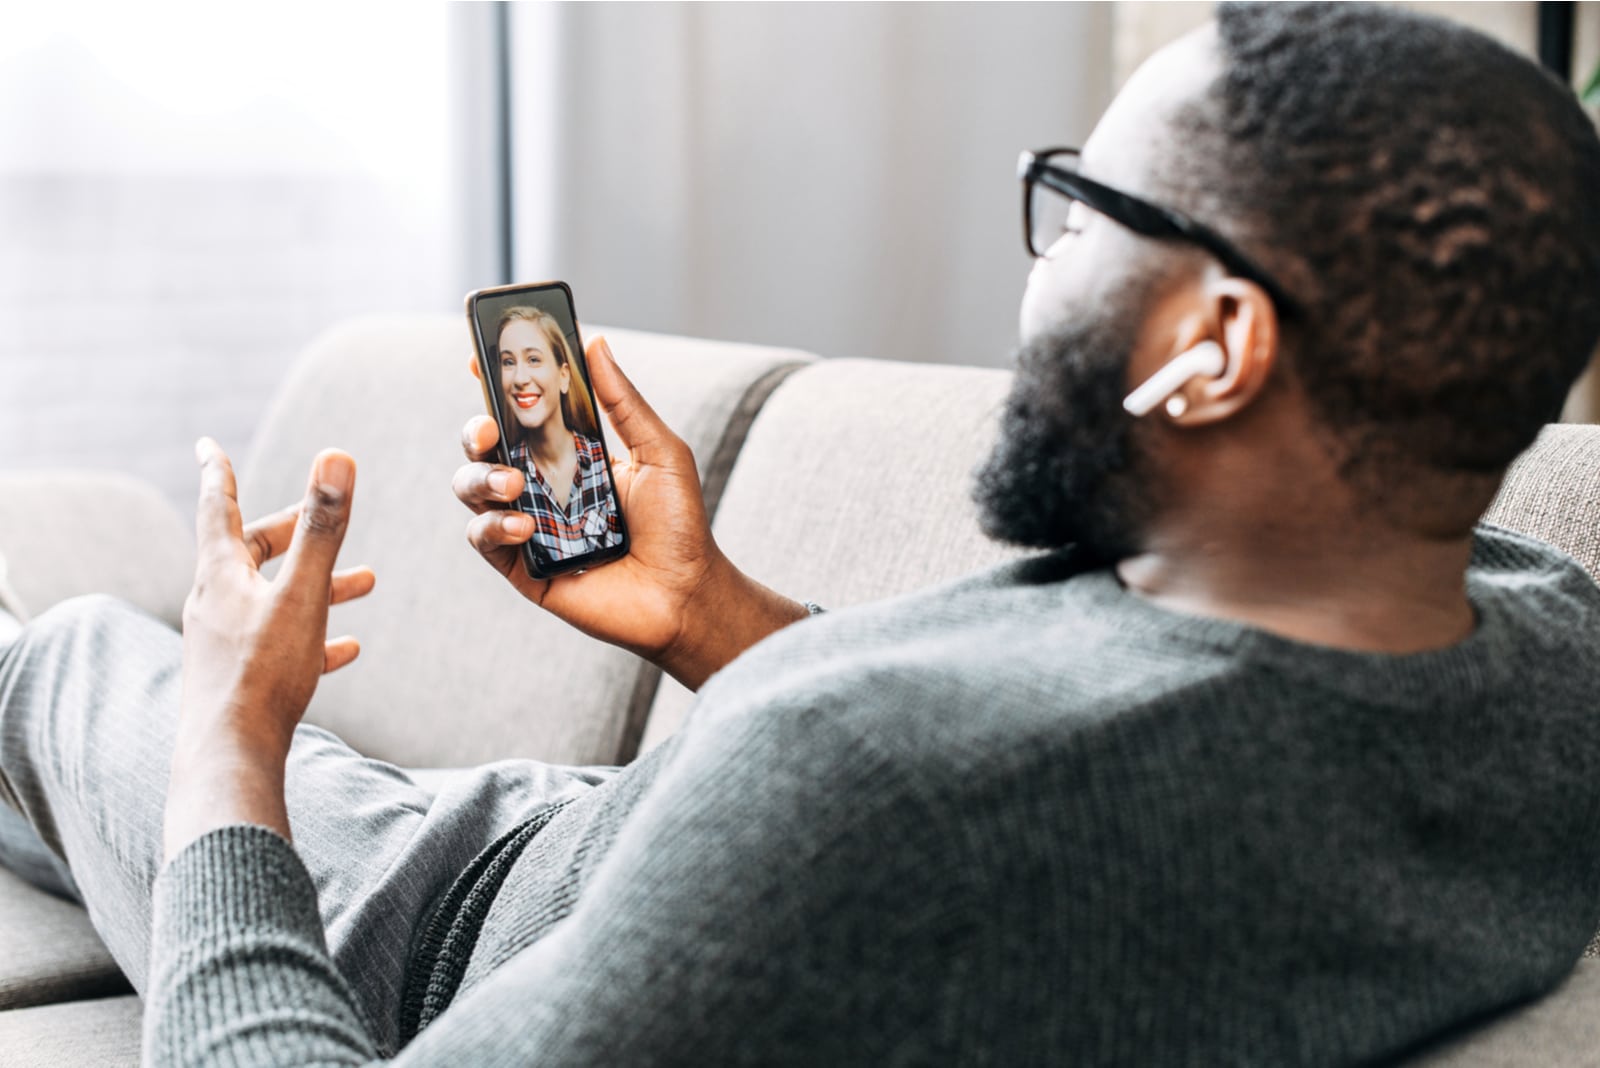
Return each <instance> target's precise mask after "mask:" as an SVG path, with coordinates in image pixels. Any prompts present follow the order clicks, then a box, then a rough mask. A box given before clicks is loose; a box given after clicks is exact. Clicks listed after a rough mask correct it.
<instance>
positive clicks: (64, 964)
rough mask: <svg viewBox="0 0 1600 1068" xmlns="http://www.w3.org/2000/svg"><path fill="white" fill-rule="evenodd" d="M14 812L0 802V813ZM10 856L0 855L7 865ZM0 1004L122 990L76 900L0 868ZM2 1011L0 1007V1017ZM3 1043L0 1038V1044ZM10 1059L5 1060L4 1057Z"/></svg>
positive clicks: (36, 1002)
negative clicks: (64, 897) (39, 886)
mask: <svg viewBox="0 0 1600 1068" xmlns="http://www.w3.org/2000/svg"><path fill="white" fill-rule="evenodd" d="M8 816H10V817H12V818H16V817H15V815H14V814H13V813H12V812H11V811H10V810H9V809H7V808H6V807H5V806H4V805H3V804H0V818H4V817H8ZM12 859H13V858H11V857H0V862H3V863H5V864H6V865H9V864H10V863H11V861H12ZM0 946H4V947H5V951H4V952H3V953H0V1010H3V1009H15V1008H20V1007H23V1006H28V1005H47V1004H49V1003H51V1002H55V1001H68V1000H72V999H76V998H93V997H103V996H105V995H108V994H121V993H124V992H126V991H127V989H128V981H127V980H126V979H124V978H123V977H122V972H121V971H120V970H118V968H117V963H116V961H114V960H112V959H111V954H110V953H108V952H106V949H105V946H104V945H102V944H101V942H100V936H99V935H97V934H96V933H95V930H94V928H93V927H92V926H91V925H90V923H89V917H88V916H87V915H86V914H85V913H84V911H83V908H82V907H81V906H79V905H78V904H76V903H74V902H72V901H69V900H66V899H63V898H61V897H59V896H56V895H54V894H49V893H46V892H45V891H43V890H41V889H39V888H38V887H37V886H35V885H33V884H32V883H30V882H25V881H23V879H22V877H21V876H20V875H17V874H14V873H13V872H11V871H8V870H4V869H3V868H0ZM6 1015H8V1014H6V1013H4V1012H0V1018H3V1017H4V1016H6ZM4 1048H6V1047H5V1046H4V1045H3V1044H0V1049H4ZM6 1063H8V1064H9V1063H10V1061H6Z"/></svg>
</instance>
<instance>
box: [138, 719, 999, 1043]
mask: <svg viewBox="0 0 1600 1068" xmlns="http://www.w3.org/2000/svg"><path fill="white" fill-rule="evenodd" d="M695 733H696V735H697V737H696V738H694V739H693V740H692V744H686V745H685V746H684V747H683V748H682V749H681V750H680V752H679V753H678V755H677V756H676V757H675V759H674V760H673V762H672V764H671V765H670V766H669V767H668V768H667V769H666V770H665V771H663V773H662V778H661V779H660V780H659V781H658V782H657V783H656V784H655V786H654V787H652V788H651V790H650V791H649V793H648V794H647V796H646V797H645V798H644V799H643V800H642V801H641V803H640V805H639V807H638V808H637V809H635V811H634V813H633V816H632V817H631V818H630V819H629V820H628V821H627V823H626V824H625V825H624V827H623V829H622V831H621V833H620V834H619V836H618V838H617V841H616V843H615V845H614V847H613V848H612V850H611V851H610V853H609V854H608V856H607V857H606V859H605V860H604V861H603V862H602V863H601V864H600V865H599V867H598V868H597V869H596V871H595V873H594V876H593V878H592V881H591V882H590V884H589V885H588V886H587V887H586V889H585V890H584V893H583V894H582V896H581V897H580V899H579V901H578V904H577V906H576V908H575V909H574V911H573V913H572V914H571V915H570V916H568V917H567V918H566V919H565V920H563V921H562V922H561V923H560V924H558V925H557V926H556V927H555V928H554V929H553V930H552V932H551V933H550V934H548V935H547V936H546V937H544V938H543V939H541V940H540V941H538V942H536V943H534V944H533V945H531V946H529V947H527V948H526V949H524V950H522V951H521V952H519V953H517V954H516V955H515V956H513V957H512V958H511V959H509V960H508V961H506V962H505V963H504V964H503V965H502V966H501V967H499V968H498V969H497V970H496V971H494V972H493V973H492V974H490V975H489V977H488V978H486V979H485V980H484V981H483V982H481V983H480V984H479V985H478V986H476V987H475V988H473V989H472V990H470V991H469V992H467V993H466V994H465V995H464V996H463V997H462V998H461V999H459V1000H458V1001H457V1002H456V1004H454V1005H453V1006H451V1008H450V1009H449V1010H448V1011H446V1012H445V1013H444V1014H442V1015H441V1016H440V1017H439V1019H437V1020H436V1021H435V1022H434V1023H433V1024H432V1025H431V1026H430V1027H429V1028H428V1029H427V1030H425V1031H424V1032H423V1033H422V1034H421V1035H420V1036H418V1038H417V1039H416V1040H415V1041H414V1042H413V1043H412V1044H411V1045H410V1046H408V1047H407V1048H406V1049H405V1050H403V1051H402V1052H401V1054H400V1055H399V1057H398V1058H397V1059H396V1063H400V1064H407V1065H442V1064H474V1065H485V1066H494V1065H512V1064H517V1065H524V1064H550V1065H569V1066H577V1065H602V1064H604V1065H612V1064H616V1063H619V1062H620V1063H628V1064H644V1063H649V1064H689V1063H694V1064H704V1063H716V1064H784V1063H793V1064H815V1063H837V1062H840V1061H843V1060H851V1061H867V1060H875V1059H882V1057H883V1056H885V1055H887V1054H888V1053H889V1051H890V1050H891V1049H892V1051H893V1053H894V1054H896V1055H899V1056H905V1055H906V1054H907V1053H908V1049H907V1046H906V1041H907V1036H908V1035H909V1036H915V1037H914V1038H913V1040H912V1041H913V1043H914V1044H917V1043H924V1044H926V1047H927V1048H926V1049H919V1050H918V1051H916V1052H919V1053H921V1054H925V1056H923V1057H922V1058H921V1059H930V1058H931V1059H934V1060H938V1059H945V1056H946V1055H948V1054H949V1052H950V1047H949V1041H950V1040H951V1039H952V1029H955V1028H958V1027H959V1015H960V1014H959V1013H952V1012H950V1011H949V1010H950V1005H949V1004H948V999H947V998H946V997H945V996H944V992H945V990H946V984H944V983H942V982H941V976H945V975H950V974H954V973H962V972H966V971H969V970H970V967H963V966H962V963H961V960H960V958H961V953H962V945H963V944H964V942H965V941H967V940H966V939H964V935H966V934H967V933H969V932H970V924H969V923H968V922H967V921H966V920H965V919H964V918H963V914H964V913H965V910H963V909H962V908H960V907H959V906H958V905H957V902H958V901H959V900H960V899H961V896H962V895H961V894H960V892H959V885H960V876H959V873H958V872H956V871H953V870H951V867H952V866H949V865H941V864H940V863H939V858H938V857H937V855H936V853H937V851H938V850H940V849H941V848H942V842H943V841H944V840H945V836H944V835H941V834H940V832H939V827H940V826H941V825H942V826H944V827H945V828H948V826H949V823H948V822H947V821H946V822H944V823H943V824H941V821H940V819H939V818H938V814H936V813H934V812H932V811H930V809H929V808H928V807H927V806H926V805H925V804H924V803H923V802H922V801H920V800H918V799H917V797H916V796H915V794H914V793H913V792H912V791H910V790H908V789H906V788H905V787H904V784H902V783H901V782H899V781H898V779H897V778H896V776H895V773H894V772H893V770H892V768H891V766H890V764H889V763H888V762H886V761H884V760H882V759H881V758H880V756H879V755H878V754H877V753H876V752H875V750H874V749H873V748H872V747H871V746H870V745H867V744H865V743H864V742H863V740H862V739H860V738H858V737H854V736H853V732H850V731H848V730H846V729H845V728H843V727H842V726H840V725H839V724H838V723H837V722H835V721H832V720H829V719H827V718H823V717H816V716H794V715H790V714H787V713H784V714H774V715H769V716H762V717H759V718H752V720H750V721H748V722H746V723H745V724H734V725H733V726H732V727H730V726H729V725H728V724H726V723H724V724H721V725H719V726H718V728H717V729H715V730H702V731H697V732H695ZM802 735H804V736H805V737H804V738H803V739H802V737H801V736H802ZM685 741H686V742H691V739H688V738H686V739H685ZM802 741H804V743H805V744H801V742H802ZM864 784H865V786H866V788H865V789H863V788H862V787H863V785H864ZM888 828H893V829H894V839H895V840H894V841H892V842H891V841H888V840H887V839H886V829H888ZM938 880H944V881H946V883H947V884H948V885H945V886H942V887H939V889H938V890H937V891H936V892H934V893H929V892H928V888H929V885H930V881H934V883H933V884H934V885H935V886H938V885H939V884H938ZM156 922H157V929H156V936H155V943H154V948H153V957H154V959H153V961H152V964H153V967H152V981H151V984H150V990H151V995H150V1003H149V1008H148V1010H147V1034H146V1053H147V1058H146V1061H147V1063H150V1064H156V1065H165V1064H202V1063H203V1064H207V1065H229V1066H232V1065H237V1066H245V1065H249V1066H257V1065H262V1066H264V1065H279V1064H282V1065H288V1064H295V1065H303V1064H312V1063H315V1064H360V1063H363V1062H367V1061H370V1060H372V1059H373V1057H374V1053H373V1046H372V1043H371V1040H370V1038H369V1037H368V1036H366V1035H365V1034H364V1033H363V1031H362V1029H361V1026H360V1023H359V1015H358V1013H357V1011H356V1009H355V1001H354V998H353V997H352V994H351V991H350V990H349V989H348V988H347V987H346V985H345V984H344V982H343V980H342V979H341V977H340V976H339V974H338V972H337V971H336V970H335V969H334V968H333V966H332V964H331V963H330V961H329V959H328V956H327V953H326V951H325V949H324V943H323V934H322V929H321V926H320V922H319V920H318V915H317V910H316V901H315V893H314V889H313V887H312V884H311V880H310V878H309V876H308V875H307V874H306V872H305V869H304V867H303V866H301V864H300V863H299V861H298V859H297V857H296V855H295V854H294V851H293V849H292V848H291V847H290V846H289V845H288V843H287V842H285V841H283V840H282V839H281V838H279V837H277V836H276V835H273V834H272V833H271V832H269V831H265V830H263V829H260V828H250V827H234V828H227V829H224V830H221V831H217V832H213V833H212V834H210V835H207V836H206V837H204V838H202V839H200V840H198V841H197V842H195V843H193V844H191V845H190V847H189V848H188V849H186V850H185V851H184V852H183V853H182V854H181V855H180V856H179V857H177V858H175V860H174V861H173V863H172V864H171V865H170V866H169V867H168V869H167V870H166V871H165V872H164V873H163V875H162V877H161V880H160V883H159V884H158V894H157V921H156ZM934 947H937V952H936V954H935V948H934ZM970 963H971V962H970V961H969V962H967V964H968V965H970ZM878 1041H882V1042H885V1043H893V1045H892V1047H891V1046H884V1047H882V1048H877V1049H875V1048H874V1043H876V1042H878ZM913 1059H918V1058H916V1057H913Z"/></svg>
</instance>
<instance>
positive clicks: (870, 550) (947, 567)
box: [644, 360, 1013, 748]
mask: <svg viewBox="0 0 1600 1068" xmlns="http://www.w3.org/2000/svg"><path fill="white" fill-rule="evenodd" d="M1009 382H1010V376H1009V375H1008V374H1006V373H1005V372H1004V371H996V370H981V369H978V368H972V367H944V366H937V367H936V366H929V365H923V364H905V363H886V362H880V361H874V360H827V361H824V362H822V363H818V364H814V365H812V366H810V367H807V368H805V369H804V370H801V371H799V372H797V373H796V374H794V375H792V376H790V377H789V378H788V379H787V380H786V381H785V382H784V383H783V385H782V386H780V387H779V388H778V389H777V391H776V392H774V393H773V395H772V396H771V398H769V399H768V401H767V405H766V407H765V408H763V409H762V410H761V414H760V415H759V416H758V417H757V418H756V421H755V424H754V425H753V426H752V427H751V428H750V434H749V436H748V437H747V438H746V439H745V444H744V448H743V449H742V450H741V451H740V453H739V462H738V463H737V464H735V465H734V469H733V474H732V475H731V476H730V477H729V479H728V488H727V490H726V492H725V493H724V494H723V497H722V504H721V505H720V507H719V508H718V510H717V515H716V520H715V523H714V524H713V525H714V529H715V531H716V536H717V542H718V544H720V545H721V546H722V549H723V551H724V552H726V553H727V554H728V557H729V558H730V559H731V560H733V562H734V563H735V564H737V565H739V567H740V568H742V569H743V570H745V571H747V572H748V573H750V574H751V575H754V576H756V577H757V578H759V579H760V580H761V581H762V582H765V583H766V584H768V585H769V586H772V587H773V588H775V589H777V590H780V591H782V592H784V593H787V594H789V595H790V596H793V597H803V598H806V599H808V600H812V601H816V602H817V603H819V604H821V605H823V606H825V607H836V608H842V607H844V606H845V605H850V604H857V603H860V602H862V601H870V600H875V599H877V598H881V597H889V596H893V595H894V594H897V593H903V592H906V591H908V590H912V589H916V588H917V587H919V586H925V585H927V584H929V583H932V582H937V581H939V580H941V579H945V578H950V577H953V576H955V575H959V574H962V573H964V572H968V571H974V570H977V569H978V568H981V567H987V566H989V565H990V564H993V563H996V562H998V561H1000V560H1002V559H1005V558H1006V557H1008V556H1010V555H1013V554H1012V551H1011V550H1007V549H1004V548H1002V547H1000V546H998V545H996V544H995V543H994V542H992V541H990V540H988V539H987V538H985V537H984V536H983V534H982V532H981V531H979V529H978V525H977V519H976V510H975V508H974V506H973V504H972V502H971V499H970V489H971V486H972V469H973V467H974V466H975V465H976V464H977V462H978V460H979V459H980V458H981V457H982V456H984V455H985V453H986V452H987V451H988V447H989V442H990V441H991V440H992V439H993V435H994V433H995V427H996V422H995V414H996V412H997V410H998V408H999V405H1000V402H1001V399H1002V398H1003V397H1004V396H1005V391H1006V387H1007V385H1008V383H1009ZM689 702H690V695H689V693H688V692H687V691H686V690H684V688H683V687H681V686H679V685H678V684H677V683H675V682H673V681H672V680H671V679H666V680H663V682H662V684H661V687H660V689H659V690H658V691H657V694H656V701H655V707H654V708H653V709H651V712H650V720H649V722H648V723H647V725H646V727H645V738H644V747H645V748H649V747H650V746H653V745H657V744H659V743H660V742H661V741H663V740H664V739H665V738H667V737H668V736H669V735H670V734H671V733H672V732H673V731H674V730H676V729H677V727H678V725H679V724H680V722H681V721H682V718H683V715H684V713H685V711H686V710H687V708H688V705H689Z"/></svg>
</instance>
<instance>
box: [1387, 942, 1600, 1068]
mask: <svg viewBox="0 0 1600 1068" xmlns="http://www.w3.org/2000/svg"><path fill="white" fill-rule="evenodd" d="M1597 1004H1600V961H1592V960H1585V961H1580V962H1579V963H1578V968H1577V970H1576V971H1574V972H1573V973H1572V974H1571V975H1570V976H1568V977H1567V980H1566V982H1564V983H1562V984H1561V987H1560V988H1559V989H1557V990H1556V991H1555V992H1554V993H1552V994H1550V995H1548V996H1546V997H1543V998H1540V999H1539V1000H1538V1001H1535V1002H1533V1003H1532V1004H1529V1005H1524V1006H1522V1007H1521V1008H1518V1009H1513V1010H1511V1011H1510V1012H1507V1013H1505V1014H1503V1015H1501V1016H1500V1017H1498V1018H1497V1019H1495V1020H1493V1021H1491V1022H1489V1023H1487V1024H1484V1025H1482V1026H1480V1027H1475V1028H1470V1029H1468V1030H1466V1031H1464V1032H1462V1033H1461V1034H1457V1035H1452V1036H1451V1037H1450V1038H1448V1039H1446V1040H1443V1041H1441V1042H1439V1043H1436V1044H1435V1045H1433V1046H1431V1047H1429V1048H1428V1049H1427V1050H1426V1051H1424V1052H1422V1053H1420V1054H1419V1055H1418V1056H1416V1057H1413V1058H1411V1059H1409V1060H1408V1061H1407V1062H1406V1063H1407V1064H1409V1065H1411V1066H1412V1068H1578V1066H1580V1065H1584V1066H1592V1065H1596V1064H1600V1013H1597V1012H1596V1011H1595V1006H1596V1005H1597Z"/></svg>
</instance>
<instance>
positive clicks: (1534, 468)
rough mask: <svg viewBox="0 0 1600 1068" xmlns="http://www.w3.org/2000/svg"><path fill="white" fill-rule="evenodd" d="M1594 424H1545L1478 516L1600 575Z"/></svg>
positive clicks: (1598, 449)
mask: <svg viewBox="0 0 1600 1068" xmlns="http://www.w3.org/2000/svg"><path fill="white" fill-rule="evenodd" d="M1597 504H1600V426H1577V425H1571V424H1565V425H1558V426H1547V427H1545V428H1544V432H1543V433H1542V434H1540V435H1539V440H1538V441H1536V442H1534V443H1533V446H1532V447H1531V448H1530V449H1528V451H1527V452H1525V453H1523V454H1522V455H1521V456H1520V457H1519V458H1518V459H1517V462H1516V463H1515V464H1513V465H1512V466H1511V470H1510V472H1509V473H1508V474H1507V475H1506V480H1505V483H1504V484H1503V485H1502V486H1501V487H1500V493H1499V495H1498V496H1496V497H1495V499H1494V503H1493V504H1492V505H1490V506H1489V511H1488V512H1487V513H1486V514H1485V516H1484V518H1486V519H1489V520H1491V521H1492V522H1495V523H1499V524H1501V525H1503V526H1507V527H1510V528H1511V529H1512V530H1518V531H1521V532H1522V533H1524V534H1528V535H1531V536H1533V537H1535V538H1539V539H1540V540H1542V541H1547V542H1549V543H1550V544H1551V545H1554V546H1555V547H1556V548H1558V549H1560V550H1561V551H1562V552H1565V553H1569V554H1571V555H1572V556H1573V557H1574V558H1575V559H1576V560H1577V561H1578V562H1579V563H1580V564H1582V565H1583V566H1584V567H1585V568H1587V569H1588V571H1589V574H1591V575H1593V576H1594V577H1595V579H1596V580H1600V522H1597V519H1596V514H1595V508H1596V505H1597Z"/></svg>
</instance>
